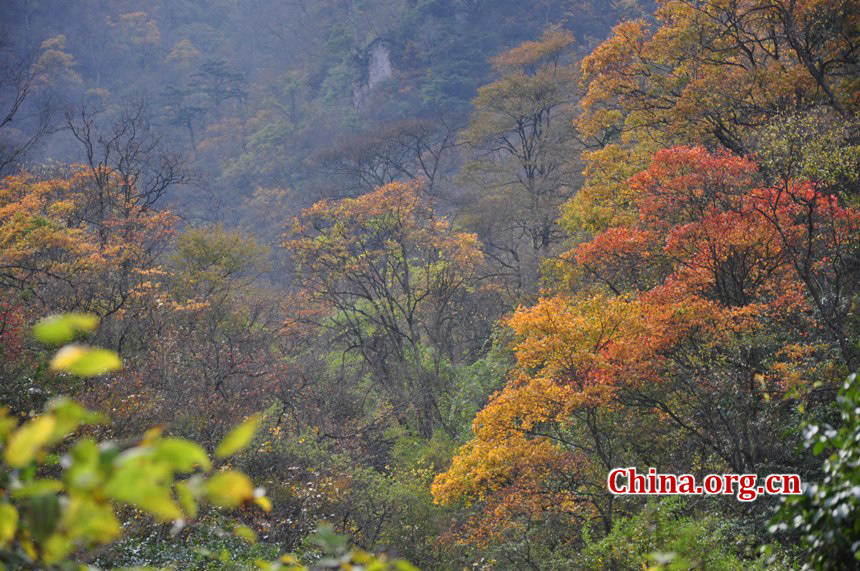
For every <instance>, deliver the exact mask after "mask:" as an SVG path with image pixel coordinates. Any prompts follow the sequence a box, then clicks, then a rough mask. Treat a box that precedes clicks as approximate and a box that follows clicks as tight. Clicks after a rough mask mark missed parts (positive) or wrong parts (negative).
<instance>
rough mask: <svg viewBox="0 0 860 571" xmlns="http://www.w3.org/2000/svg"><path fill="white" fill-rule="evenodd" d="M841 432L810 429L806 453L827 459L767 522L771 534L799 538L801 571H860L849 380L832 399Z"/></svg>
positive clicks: (859, 410) (854, 409) (859, 457)
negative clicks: (812, 479) (854, 570)
mask: <svg viewBox="0 0 860 571" xmlns="http://www.w3.org/2000/svg"><path fill="white" fill-rule="evenodd" d="M836 403H837V406H838V407H839V409H840V413H841V414H840V416H841V426H840V427H839V428H838V429H837V428H834V427H832V426H830V425H822V426H819V425H814V424H810V425H807V427H806V433H805V436H806V447H807V448H808V449H810V450H812V453H813V454H815V455H816V456H819V455H821V454H823V453H827V456H826V457H825V458H824V463H823V466H822V471H823V477H822V479H821V481H820V482H809V483H808V484H807V486H806V488H805V490H804V493H803V494H802V495H799V496H789V497H787V498H786V500H785V502H784V504H783V505H782V506H781V508H780V510H779V511H778V512H777V514H776V515H775V516H774V518H773V521H772V522H771V527H770V531H771V532H772V533H780V534H782V533H786V532H799V533H800V534H801V539H802V542H803V545H804V547H805V548H806V550H807V551H806V562H805V565H804V568H806V569H849V568H856V567H857V566H860V513H858V507H860V383H858V382H857V374H856V373H854V374H851V375H850V376H849V377H848V379H847V380H846V381H845V383H844V384H843V385H842V389H841V390H840V391H839V395H838V396H837V397H836Z"/></svg>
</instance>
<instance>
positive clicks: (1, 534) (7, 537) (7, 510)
mask: <svg viewBox="0 0 860 571" xmlns="http://www.w3.org/2000/svg"><path fill="white" fill-rule="evenodd" d="M17 530H18V510H16V509H15V506H13V505H12V504H0V545H6V544H7V543H9V542H10V541H12V539H13V538H14V537H15V532H16V531H17Z"/></svg>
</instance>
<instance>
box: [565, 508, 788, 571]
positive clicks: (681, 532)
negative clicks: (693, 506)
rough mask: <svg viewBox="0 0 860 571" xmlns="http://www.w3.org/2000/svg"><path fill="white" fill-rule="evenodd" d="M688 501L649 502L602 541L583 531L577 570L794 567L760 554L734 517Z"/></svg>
mask: <svg viewBox="0 0 860 571" xmlns="http://www.w3.org/2000/svg"><path fill="white" fill-rule="evenodd" d="M685 504H686V501H685V499H684V498H682V497H679V496H670V497H666V498H661V499H660V500H654V501H649V502H648V503H647V504H646V505H645V506H644V507H643V508H642V510H641V511H639V512H638V513H637V514H636V515H633V516H631V517H628V518H624V519H621V520H619V521H618V522H616V523H615V525H614V526H613V527H612V531H611V532H610V533H609V534H608V535H606V536H605V537H602V538H601V539H600V540H596V539H591V535H590V534H588V533H584V534H583V536H584V538H585V542H586V545H585V546H584V548H583V549H582V551H581V552H580V553H579V555H578V556H576V557H575V559H576V560H577V561H578V564H577V567H576V568H577V569H649V570H657V569H665V570H681V569H683V570H687V569H709V570H714V571H716V570H720V569H725V570H726V571H731V570H735V569H751V570H752V569H791V568H792V567H793V566H792V564H791V562H790V560H789V559H788V558H787V556H786V555H785V554H784V553H780V554H778V555H774V556H773V559H772V561H768V560H766V559H765V558H764V557H760V556H757V555H756V554H755V551H754V549H753V546H752V543H751V541H750V540H749V538H748V537H744V536H743V534H742V533H740V532H738V530H737V529H736V528H735V527H734V526H733V524H732V521H731V520H728V519H725V518H724V517H720V516H718V515H716V514H713V513H706V514H689V513H686V511H685ZM777 559H779V563H778V564H777V563H776V560H777ZM560 568H562V567H561V566H560V567H559V569H560Z"/></svg>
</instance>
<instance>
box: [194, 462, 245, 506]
mask: <svg viewBox="0 0 860 571" xmlns="http://www.w3.org/2000/svg"><path fill="white" fill-rule="evenodd" d="M205 489H206V495H207V496H209V499H210V500H211V501H212V503H213V504H215V505H217V506H221V507H225V508H235V507H236V506H239V505H241V504H242V503H243V502H245V501H247V500H250V499H253V497H254V486H253V484H251V480H249V479H248V476H246V475H245V474H243V473H241V472H236V471H234V470H228V471H227V472H219V473H217V474H215V475H214V476H212V477H211V478H209V480H208V481H207V482H206V486H205Z"/></svg>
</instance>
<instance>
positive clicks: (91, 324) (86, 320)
mask: <svg viewBox="0 0 860 571" xmlns="http://www.w3.org/2000/svg"><path fill="white" fill-rule="evenodd" d="M98 324H99V318H98V317H97V316H95V315H92V314H89V313H65V314H62V315H51V316H49V317H45V318H44V319H41V320H39V322H38V323H36V325H35V326H34V327H33V335H35V336H36V339H38V340H39V341H41V342H42V343H44V344H46V345H63V344H64V343H68V342H69V341H72V340H73V339H74V338H75V336H76V335H78V334H80V333H86V332H89V331H93V330H94V329H95V328H96V327H98Z"/></svg>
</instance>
